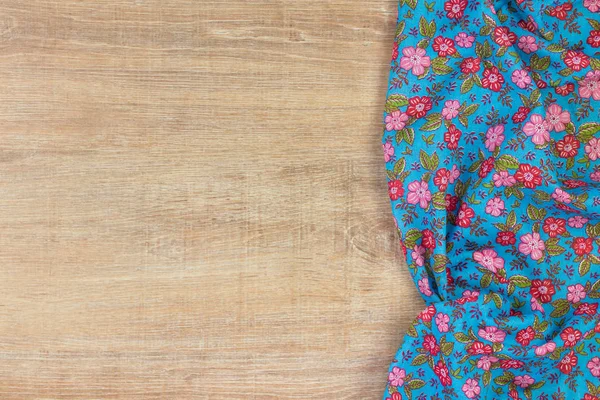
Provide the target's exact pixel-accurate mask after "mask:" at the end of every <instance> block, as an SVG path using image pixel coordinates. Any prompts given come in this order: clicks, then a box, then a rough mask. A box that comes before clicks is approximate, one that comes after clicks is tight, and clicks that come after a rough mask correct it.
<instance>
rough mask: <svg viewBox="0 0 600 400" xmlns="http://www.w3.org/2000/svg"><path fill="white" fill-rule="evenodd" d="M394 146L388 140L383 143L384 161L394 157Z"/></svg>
mask: <svg viewBox="0 0 600 400" xmlns="http://www.w3.org/2000/svg"><path fill="white" fill-rule="evenodd" d="M394 152H395V150H394V146H393V145H392V144H391V143H390V142H386V143H384V144H383V158H384V159H385V162H388V161H390V160H391V159H392V158H393V157H394Z"/></svg>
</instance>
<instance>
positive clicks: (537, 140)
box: [523, 114, 550, 145]
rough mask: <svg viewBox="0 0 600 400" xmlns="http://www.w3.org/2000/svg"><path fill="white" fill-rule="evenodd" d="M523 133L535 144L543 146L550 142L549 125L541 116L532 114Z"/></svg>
mask: <svg viewBox="0 0 600 400" xmlns="http://www.w3.org/2000/svg"><path fill="white" fill-rule="evenodd" d="M523 132H525V134H526V135H527V136H530V137H531V141H532V142H533V143H534V144H537V145H542V144H545V143H546V142H548V141H549V140H550V134H549V133H548V123H547V122H546V120H545V119H544V118H543V117H542V116H541V115H540V114H532V115H531V118H529V121H528V122H526V123H525V126H524V127H523Z"/></svg>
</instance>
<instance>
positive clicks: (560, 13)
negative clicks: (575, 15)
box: [548, 3, 573, 21]
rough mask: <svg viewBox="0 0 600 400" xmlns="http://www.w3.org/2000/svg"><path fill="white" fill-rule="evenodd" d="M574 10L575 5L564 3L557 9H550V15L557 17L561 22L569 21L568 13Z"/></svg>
mask: <svg viewBox="0 0 600 400" xmlns="http://www.w3.org/2000/svg"><path fill="white" fill-rule="evenodd" d="M572 9H573V4H571V3H564V4H561V5H559V6H556V7H552V8H549V9H548V12H549V14H550V15H551V16H552V17H556V18H558V19H560V20H561V21H564V20H565V19H567V13H568V12H569V11H571V10H572Z"/></svg>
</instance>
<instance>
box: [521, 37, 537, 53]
mask: <svg viewBox="0 0 600 400" xmlns="http://www.w3.org/2000/svg"><path fill="white" fill-rule="evenodd" d="M518 46H519V48H520V49H521V50H523V53H525V54H529V53H533V52H534V51H536V50H537V49H538V45H537V43H536V42H535V37H533V36H531V35H527V36H521V37H520V38H519V44H518Z"/></svg>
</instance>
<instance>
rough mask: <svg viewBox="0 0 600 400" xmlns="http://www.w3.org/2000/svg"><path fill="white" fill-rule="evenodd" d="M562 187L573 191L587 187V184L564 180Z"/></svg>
mask: <svg viewBox="0 0 600 400" xmlns="http://www.w3.org/2000/svg"><path fill="white" fill-rule="evenodd" d="M563 183H564V185H565V186H566V187H568V188H570V189H575V188H578V187H582V186H587V183H586V182H584V181H578V180H575V179H566V180H564V181H563Z"/></svg>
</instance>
